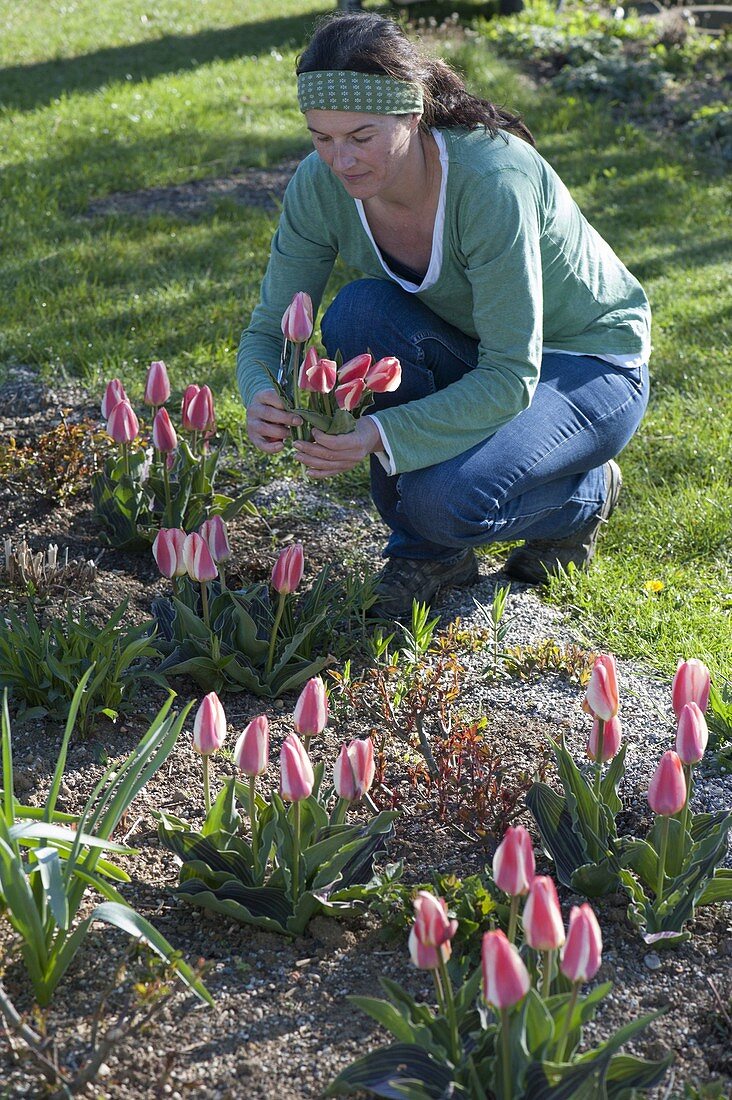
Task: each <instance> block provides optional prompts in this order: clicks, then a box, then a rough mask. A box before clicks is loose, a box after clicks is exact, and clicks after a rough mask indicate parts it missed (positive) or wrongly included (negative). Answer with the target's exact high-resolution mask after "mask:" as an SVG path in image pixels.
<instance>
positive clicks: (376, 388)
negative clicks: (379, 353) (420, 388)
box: [364, 355, 402, 393]
mask: <svg viewBox="0 0 732 1100" xmlns="http://www.w3.org/2000/svg"><path fill="white" fill-rule="evenodd" d="M364 381H365V383H366V386H367V387H368V389H370V390H373V392H374V393H393V392H394V390H398V389H399V386H400V384H401V381H402V365H401V363H400V362H399V360H398V359H396V358H395V357H394V356H393V355H387V356H385V357H384V358H383V359H379V361H378V362H377V363H374V365H373V367H371V368H370V369H369V371H368V372H367V374H366V377H365V379H364Z"/></svg>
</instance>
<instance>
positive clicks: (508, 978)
mask: <svg viewBox="0 0 732 1100" xmlns="http://www.w3.org/2000/svg"><path fill="white" fill-rule="evenodd" d="M481 962H482V965H483V995H484V996H485V999H486V1001H487V1002H488V1004H489V1005H493V1007H494V1008H498V1009H504V1008H513V1006H514V1005H517V1004H518V1003H519V1001H520V1000H522V998H523V997H525V996H526V994H527V993H528V992H529V987H530V985H531V981H530V979H529V974H528V971H527V969H526V967H525V966H524V964H523V962H522V961H521V956H520V955H519V953H518V950H517V948H516V947H514V945H513V944H512V943H509V942H508V939H507V938H506V935H505V933H504V932H501V931H497V932H486V933H485V935H484V936H483V947H482V951H481Z"/></svg>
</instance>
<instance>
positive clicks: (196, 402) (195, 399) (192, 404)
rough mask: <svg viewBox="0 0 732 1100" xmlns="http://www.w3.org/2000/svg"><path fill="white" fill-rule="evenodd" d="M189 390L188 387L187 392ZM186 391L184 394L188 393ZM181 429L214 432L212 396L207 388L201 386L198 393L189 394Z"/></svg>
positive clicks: (214, 418)
mask: <svg viewBox="0 0 732 1100" xmlns="http://www.w3.org/2000/svg"><path fill="white" fill-rule="evenodd" d="M190 389H191V387H190V386H189V387H188V390H190ZM188 390H186V393H188ZM184 400H185V398H184ZM183 427H184V428H188V429H189V430H190V431H193V432H214V431H215V430H216V417H215V416H214V401H213V394H212V393H211V390H210V389H209V388H208V386H201V388H200V389H199V391H198V393H194V394H191V397H190V400H189V401H188V404H187V406H186V412H185V416H184V418H183Z"/></svg>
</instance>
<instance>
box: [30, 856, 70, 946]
mask: <svg viewBox="0 0 732 1100" xmlns="http://www.w3.org/2000/svg"><path fill="white" fill-rule="evenodd" d="M33 858H34V859H35V862H36V865H37V867H38V872H39V874H40V876H41V882H42V883H43V891H44V893H45V895H46V901H47V902H48V907H49V909H50V910H51V913H52V914H53V918H54V920H55V921H56V924H57V925H58V927H59V928H63V929H66V928H68V927H69V902H68V898H67V897H66V886H65V883H64V880H63V875H62V873H61V860H60V859H59V855H58V852H57V851H56V849H55V848H37V849H36V851H35V852H34V853H33Z"/></svg>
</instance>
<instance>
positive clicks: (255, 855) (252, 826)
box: [249, 775, 259, 882]
mask: <svg viewBox="0 0 732 1100" xmlns="http://www.w3.org/2000/svg"><path fill="white" fill-rule="evenodd" d="M256 783H257V777H256V775H250V776H249V830H250V832H251V834H252V862H253V864H254V867H253V870H254V881H255V882H259V842H258V839H257V798H256V794H255V791H254V788H255V786H256Z"/></svg>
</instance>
